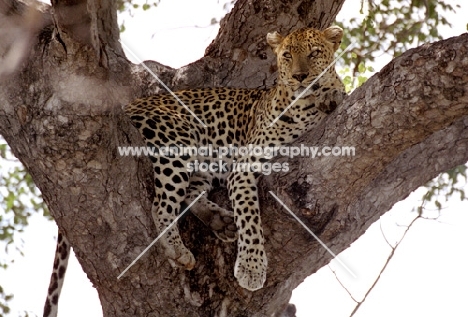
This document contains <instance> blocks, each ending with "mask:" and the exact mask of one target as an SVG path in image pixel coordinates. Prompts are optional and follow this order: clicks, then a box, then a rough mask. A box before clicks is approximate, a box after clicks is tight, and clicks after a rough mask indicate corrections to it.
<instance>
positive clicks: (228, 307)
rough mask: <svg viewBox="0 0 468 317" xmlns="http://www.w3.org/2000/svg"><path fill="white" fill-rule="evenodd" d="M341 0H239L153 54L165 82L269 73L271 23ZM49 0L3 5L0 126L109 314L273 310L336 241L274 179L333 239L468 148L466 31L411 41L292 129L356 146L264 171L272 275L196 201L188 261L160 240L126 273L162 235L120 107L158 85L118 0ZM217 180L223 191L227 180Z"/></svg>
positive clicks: (309, 17) (330, 10)
mask: <svg viewBox="0 0 468 317" xmlns="http://www.w3.org/2000/svg"><path fill="white" fill-rule="evenodd" d="M343 2H344V0H335V1H333V2H331V1H324V0H317V1H299V0H288V1H282V2H276V1H268V0H258V1H244V0H239V1H238V2H237V3H236V5H235V7H234V9H233V11H232V12H231V13H230V14H229V15H228V16H227V17H226V18H225V19H224V20H223V21H222V23H221V30H220V32H219V34H218V36H217V38H216V39H215V40H214V41H213V43H212V44H211V45H210V46H209V47H208V48H207V51H206V54H205V57H204V58H202V59H200V60H199V61H197V62H195V63H193V64H190V65H188V66H186V67H183V68H181V69H171V68H169V67H166V66H164V65H161V64H159V63H157V62H148V63H147V65H149V67H150V68H151V69H152V70H153V71H154V72H155V73H157V74H158V75H159V76H160V78H161V79H162V80H163V81H164V82H165V83H166V84H168V85H169V87H170V88H171V89H181V88H187V87H204V86H237V87H258V86H262V85H267V86H270V85H272V84H273V82H274V78H275V74H274V69H272V68H271V65H273V64H274V62H273V54H271V53H270V52H269V50H268V49H267V46H266V44H265V40H264V37H265V34H266V33H267V31H271V30H274V29H276V30H279V31H281V32H282V33H284V34H285V33H287V32H289V31H290V30H292V29H296V28H298V27H301V26H312V27H317V28H325V27H327V26H329V25H330V24H331V23H332V21H333V20H334V17H335V16H336V14H337V13H338V11H339V10H340V8H341V5H342V3H343ZM53 10H54V12H55V14H54V15H52V14H51V8H49V7H47V6H42V5H39V4H34V5H30V6H27V5H25V4H24V3H22V2H17V1H15V0H4V1H3V2H2V4H1V5H0V14H1V15H2V21H3V22H2V23H4V24H5V25H6V26H9V27H10V29H9V30H10V31H9V32H4V33H2V34H0V36H1V40H0V43H1V44H0V54H1V56H3V61H4V63H3V64H2V65H1V68H0V73H1V74H2V77H1V84H0V101H1V102H0V134H1V135H3V136H4V138H5V139H6V140H7V142H8V144H9V145H10V146H11V148H12V151H13V152H14V154H15V155H16V156H17V157H18V158H19V159H20V160H21V161H22V163H23V164H24V165H25V166H26V167H27V169H28V171H29V172H30V173H31V175H32V176H33V179H34V181H35V183H36V185H37V186H38V187H39V188H40V189H41V191H42V194H43V197H44V200H45V201H46V203H47V205H48V207H49V209H50V213H51V215H52V216H53V217H54V218H55V219H56V221H57V223H58V225H59V227H60V228H61V230H63V231H64V232H65V233H66V235H67V236H68V238H69V240H70V242H71V244H72V246H73V247H74V250H75V253H76V255H77V257H78V259H79V261H80V263H81V265H82V266H83V269H84V271H85V272H86V273H87V274H88V277H89V278H90V280H91V281H92V283H93V284H94V285H95V287H96V288H97V290H98V293H99V296H100V299H101V303H102V306H103V311H104V316H129V315H135V316H140V315H148V316H186V315H187V312H188V311H190V312H192V313H191V316H214V315H217V316H271V315H272V314H276V313H277V312H279V311H282V310H283V308H285V307H286V305H287V303H288V300H289V298H290V295H291V291H292V289H294V288H295V287H296V286H297V285H298V284H299V283H300V282H301V281H302V280H303V279H304V278H305V277H306V276H308V275H310V274H311V273H313V272H315V271H316V270H317V269H319V268H320V267H322V266H323V265H324V264H326V263H327V262H328V261H329V260H330V256H329V255H328V253H326V251H325V250H324V249H323V248H322V247H321V246H320V245H319V244H318V243H317V242H315V240H313V238H312V237H311V236H310V235H309V234H308V233H307V232H306V231H304V230H303V229H302V227H301V226H300V225H299V224H298V223H297V222H296V221H295V220H294V219H293V218H291V217H290V215H289V214H288V213H287V212H285V211H284V209H283V207H282V206H281V205H280V204H278V203H277V202H276V200H275V199H274V198H273V197H272V196H271V195H270V194H268V191H270V190H272V191H273V192H274V193H275V194H276V195H278V196H279V197H280V199H281V200H282V201H283V202H284V203H285V204H286V205H287V206H288V207H289V208H290V209H291V210H293V211H294V212H295V213H296V214H298V215H299V216H300V217H301V219H302V220H303V221H304V222H305V223H306V224H307V225H308V226H309V227H310V228H311V229H312V230H313V231H314V232H315V233H316V234H317V235H319V236H320V238H321V239H322V240H323V241H324V242H325V243H327V244H328V245H329V246H330V247H331V248H332V249H333V251H334V252H335V253H338V252H340V251H342V250H343V249H345V248H346V247H348V246H349V245H350V244H351V243H352V242H353V241H354V240H355V239H357V238H358V237H359V236H360V235H361V234H362V233H363V232H364V231H365V229H366V228H367V227H368V226H369V225H370V224H371V223H372V222H374V221H375V220H376V219H378V217H379V216H380V215H381V214H383V213H384V212H386V211H387V210H388V209H389V208H390V207H391V206H392V205H393V204H394V203H395V202H396V201H399V200H401V199H402V198H404V197H406V196H407V195H408V194H409V193H410V192H411V191H412V190H414V189H415V188H417V187H418V186H420V185H422V184H424V183H426V182H427V181H428V180H430V179H432V178H433V177H435V176H436V175H437V174H439V173H440V172H442V171H445V170H448V169H449V168H451V167H454V166H456V165H459V164H462V163H465V162H466V161H467V160H468V151H467V150H466V147H467V142H466V140H467V136H468V124H467V120H468V118H467V115H468V106H467V102H468V95H467V94H468V90H467V87H468V78H467V77H468V75H467V74H468V72H467V68H468V63H467V61H466V58H465V56H466V55H467V52H466V51H467V49H468V45H467V42H468V36H467V35H466V34H465V35H462V36H459V37H456V38H452V39H449V40H445V41H440V42H438V43H435V44H431V45H424V46H422V47H419V48H417V49H413V50H410V51H407V52H406V53H404V54H402V55H401V56H400V57H398V58H396V59H395V60H393V61H392V62H391V63H390V64H389V65H387V66H386V67H385V68H384V69H383V70H382V71H381V72H380V73H379V74H377V75H376V76H374V77H372V78H371V79H370V80H369V81H368V82H367V83H366V84H365V85H363V86H362V87H361V88H359V89H357V90H356V91H355V92H354V93H353V94H352V95H351V96H350V97H349V98H348V99H347V100H346V101H345V102H344V103H343V104H342V105H341V106H340V107H338V109H337V110H336V111H335V112H334V113H333V114H331V115H330V117H329V118H328V119H327V120H326V122H324V123H323V124H321V125H320V126H319V127H317V129H316V130H314V131H312V132H311V133H309V134H308V135H306V136H304V137H303V138H301V139H300V140H298V141H297V142H296V144H301V143H302V144H307V145H318V146H320V145H344V146H354V147H355V150H356V155H355V156H353V157H347V158H327V159H325V158H320V159H318V158H316V159H314V160H307V159H303V158H302V159H300V158H294V159H288V163H289V166H290V170H289V172H288V173H285V174H274V175H270V176H267V177H264V178H262V179H261V182H260V185H259V191H260V193H261V206H262V218H263V222H264V231H265V235H266V240H267V243H266V250H267V254H268V257H269V270H268V278H267V282H266V285H265V287H264V288H263V289H261V290H259V291H256V292H253V293H251V292H248V291H245V290H244V289H242V288H240V287H239V286H238V285H237V283H236V281H235V279H234V277H233V274H232V268H233V265H234V261H235V245H234V244H224V243H221V242H220V241H218V240H217V239H216V238H215V237H214V236H213V235H212V234H211V233H210V231H209V230H208V229H207V228H204V227H203V225H202V224H201V223H200V222H199V221H198V220H197V219H194V217H193V216H191V215H188V216H187V217H186V218H185V219H184V220H183V221H182V222H181V223H180V224H179V226H180V228H181V232H182V234H183V239H184V242H185V243H186V245H187V247H189V248H190V250H192V252H193V253H194V255H195V257H196V259H197V266H196V268H195V269H194V270H193V271H190V272H187V271H179V270H176V269H173V268H171V267H170V265H169V263H168V262H167V261H166V259H165V257H164V256H163V255H162V252H161V250H159V249H158V248H153V249H152V250H151V251H150V252H148V253H147V254H146V255H145V257H144V258H142V259H141V260H140V261H138V262H137V263H136V264H135V266H134V267H132V269H131V270H130V271H129V272H127V273H126V275H125V277H124V278H123V279H121V280H117V276H118V275H119V273H120V272H122V271H123V270H124V269H125V268H126V267H127V265H128V264H130V262H131V261H132V260H133V259H134V258H135V257H136V256H137V255H138V254H139V253H140V252H141V251H142V250H143V249H144V248H145V247H146V246H147V245H148V244H149V243H150V242H151V241H152V239H153V238H154V237H155V236H156V233H155V229H154V225H153V222H152V219H151V217H150V214H149V210H150V209H151V208H150V204H151V201H152V194H153V193H152V187H153V186H152V176H151V175H152V172H151V165H150V162H149V160H147V159H146V158H137V159H135V158H132V157H120V156H119V155H118V151H117V148H118V146H128V145H143V142H142V141H141V138H140V136H139V134H138V132H137V131H136V130H135V129H134V128H133V127H132V125H131V123H130V121H129V119H128V118H127V117H126V116H125V115H124V114H123V112H122V110H121V107H122V105H124V104H126V103H128V102H130V101H132V100H133V99H135V98H137V97H141V96H147V95H151V94H154V93H157V92H160V91H161V88H160V87H159V86H158V84H157V82H156V81H155V79H154V78H153V77H152V76H151V75H150V74H148V73H147V72H146V70H145V69H144V68H143V67H142V66H141V65H132V64H131V63H129V62H128V61H127V59H126V58H125V57H124V54H123V51H122V48H121V45H120V43H119V42H118V34H119V33H118V26H117V23H116V10H115V5H114V3H112V2H109V3H107V2H106V3H104V2H97V1H92V0H90V1H76V2H66V1H54V2H53ZM5 61H7V62H8V63H5ZM285 159H286V158H279V159H278V160H279V161H282V160H285ZM212 196H213V198H214V199H215V200H217V201H218V202H219V203H220V204H222V203H224V204H226V194H225V192H223V191H217V192H215V193H212Z"/></svg>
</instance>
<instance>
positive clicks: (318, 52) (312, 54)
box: [308, 49, 320, 58]
mask: <svg viewBox="0 0 468 317" xmlns="http://www.w3.org/2000/svg"><path fill="white" fill-rule="evenodd" d="M319 54H320V50H318V49H316V50H313V51H312V52H310V54H309V56H308V57H309V58H313V57H317V56H318V55H319Z"/></svg>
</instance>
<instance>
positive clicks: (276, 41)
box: [266, 31, 284, 52]
mask: <svg viewBox="0 0 468 317" xmlns="http://www.w3.org/2000/svg"><path fill="white" fill-rule="evenodd" d="M266 39H267V43H268V44H270V46H271V48H272V49H273V51H275V52H276V48H277V47H278V46H279V45H280V44H281V42H283V39H284V37H283V36H282V35H281V34H279V33H278V32H276V31H275V32H273V33H268V34H267V36H266Z"/></svg>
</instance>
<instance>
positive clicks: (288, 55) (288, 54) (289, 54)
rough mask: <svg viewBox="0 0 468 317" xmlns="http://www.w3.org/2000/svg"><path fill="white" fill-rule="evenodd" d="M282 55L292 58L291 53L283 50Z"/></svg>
mask: <svg viewBox="0 0 468 317" xmlns="http://www.w3.org/2000/svg"><path fill="white" fill-rule="evenodd" d="M283 57H284V58H292V55H291V53H289V52H284V53H283Z"/></svg>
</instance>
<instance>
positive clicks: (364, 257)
mask: <svg viewBox="0 0 468 317" xmlns="http://www.w3.org/2000/svg"><path fill="white" fill-rule="evenodd" d="M456 2H458V3H460V4H461V5H462V10H460V11H458V12H457V14H455V15H452V16H451V19H450V21H451V22H452V24H453V25H454V27H453V28H446V29H443V30H441V32H442V34H443V36H444V37H445V38H447V37H450V36H455V35H459V34H461V33H462V32H465V31H466V16H468V4H466V3H464V2H463V0H459V1H453V3H456ZM359 3H360V1H359V0H348V1H346V2H345V6H344V8H343V9H342V13H340V15H339V18H338V19H345V18H349V17H350V16H358V14H359ZM194 13H196V14H194ZM224 13H225V11H224V9H223V1H221V3H218V1H217V0H198V1H191V0H171V1H169V0H162V1H161V3H160V4H159V6H158V8H157V9H153V10H150V11H149V12H141V11H138V12H135V13H134V17H133V18H131V17H128V16H127V17H120V20H121V21H125V26H126V31H125V32H124V33H123V34H122V36H121V38H122V42H123V43H125V45H126V46H128V47H129V48H130V49H131V50H133V51H134V52H135V53H136V54H137V55H138V57H139V59H141V60H150V59H151V60H156V61H158V62H160V63H163V64H166V65H169V66H172V67H176V68H177V67H180V66H183V65H186V64H187V63H190V62H192V61H195V60H197V59H198V58H200V57H201V56H203V54H204V50H205V48H206V46H207V45H208V44H209V43H210V42H211V41H212V39H213V38H214V37H215V36H216V33H217V31H218V25H217V24H215V25H211V20H212V18H213V17H215V18H217V19H218V20H219V19H220V18H221V17H222V16H223V15H224ZM157 43H167V45H164V46H161V45H156V44H157ZM161 47H164V49H161ZM127 55H128V54H127ZM129 57H130V56H129ZM134 61H136V60H135V59H134ZM387 61H388V59H385V58H382V59H381V60H379V61H378V62H377V65H376V66H375V68H376V69H377V70H378V69H379V68H380V67H382V66H383V65H384V63H386V62H387ZM466 189H468V188H466ZM423 193H424V190H421V189H420V190H418V191H416V192H415V193H413V194H412V195H410V196H409V197H408V198H407V199H406V200H405V201H402V202H399V203H397V204H396V205H395V206H394V207H393V208H392V210H391V211H390V212H388V213H386V214H385V215H384V216H382V217H381V219H380V221H379V222H377V223H375V224H373V225H372V226H371V227H370V228H369V229H368V230H367V232H366V234H364V235H363V236H362V237H361V238H360V239H359V240H357V241H356V242H355V243H354V244H353V245H352V246H351V247H350V248H349V249H347V250H345V251H344V252H342V253H341V254H339V255H338V257H339V258H340V259H341V260H342V261H343V262H344V263H346V265H347V266H349V267H350V268H351V269H352V270H353V272H354V273H355V274H356V276H357V277H356V278H353V277H351V276H350V275H349V274H348V273H347V272H346V270H344V269H343V268H342V267H341V266H340V265H339V264H338V263H337V262H336V260H333V261H331V263H330V265H329V266H325V267H323V268H322V269H321V270H319V271H318V272H317V273H316V274H314V275H312V276H310V277H309V278H307V279H306V280H305V281H304V283H302V284H301V285H300V286H299V287H298V288H297V289H296V290H295V291H294V292H293V297H292V299H291V302H292V303H294V304H295V305H296V307H297V317H310V316H327V317H328V316H331V317H334V316H337V317H341V316H349V314H350V312H351V311H352V309H353V307H354V305H355V303H354V302H353V300H352V299H351V298H350V296H349V294H348V293H347V291H346V290H345V289H344V288H343V287H342V286H341V285H340V282H341V283H342V284H343V285H344V286H345V287H346V289H347V290H348V291H349V292H350V293H351V294H352V295H353V297H355V298H356V299H357V300H360V299H361V298H362V296H363V294H364V293H365V292H366V291H367V289H368V288H369V286H370V285H371V284H372V283H373V281H374V280H375V278H376V276H378V273H379V271H380V269H381V268H382V266H383V265H384V263H385V260H386V258H387V257H388V255H389V253H390V251H391V249H390V247H389V246H388V244H387V242H386V240H385V238H386V239H387V240H388V241H389V242H390V243H395V242H396V241H399V239H400V237H401V234H402V233H403V230H404V229H405V225H407V224H408V223H409V222H410V221H411V219H412V218H413V217H414V216H415V213H414V212H413V213H411V210H412V208H413V207H414V206H416V205H418V204H419V200H420V198H421V197H422V195H423ZM467 211H468V202H460V201H458V200H457V199H452V200H450V201H449V202H446V203H444V209H443V211H442V216H441V217H440V218H439V219H438V220H418V221H417V223H416V224H415V225H414V226H413V228H412V229H411V230H410V231H409V233H408V234H407V236H406V237H405V239H404V241H403V242H402V243H401V245H400V246H399V248H398V249H397V251H396V252H395V256H394V258H393V259H392V261H391V262H390V264H389V265H388V267H387V269H386V270H385V272H384V273H383V274H382V276H381V280H380V281H379V283H378V284H377V285H376V286H375V288H374V290H373V291H372V292H371V294H370V295H369V297H368V299H367V300H366V303H365V304H364V305H363V306H362V307H361V309H360V310H359V311H358V312H357V313H356V315H355V316H356V317H370V316H372V317H375V316H379V317H385V316H401V317H406V316H412V317H417V316H425V317H432V316H434V317H435V316H437V317H439V316H452V317H458V316H468V301H467V300H466V298H467V295H468V272H467V268H468V253H467V252H466V250H467V248H466V242H467V241H468V230H467V229H468V228H467V226H468V213H467ZM429 213H431V212H429ZM432 213H434V212H432ZM56 230H57V229H56V225H55V224H54V223H53V222H50V221H47V220H45V219H44V218H43V217H42V216H39V215H35V216H33V217H32V218H31V221H30V225H29V227H28V228H27V229H26V231H25V233H23V234H17V235H16V236H15V241H18V243H20V242H19V241H23V242H22V243H23V245H24V249H23V251H24V254H25V256H24V257H23V256H19V255H18V256H17V257H15V263H14V264H13V265H11V267H10V268H9V269H8V270H7V271H6V272H4V271H0V280H1V281H2V285H3V286H4V287H5V291H6V292H10V293H13V294H14V295H15V299H14V301H13V302H12V304H11V308H12V310H13V312H15V311H24V310H26V311H28V312H30V313H35V314H36V315H37V316H41V315H42V309H43V305H44V299H45V296H46V292H47V287H48V283H49V278H50V272H51V269H52V262H53V258H54V251H55V238H56ZM384 237H385V238H384ZM330 268H332V269H333V270H334V271H335V272H336V275H337V277H338V278H339V281H340V282H338V280H337V278H336V277H335V275H334V273H333V272H332V269H330ZM77 299H79V300H77ZM83 303H86V304H85V305H84V304H83ZM12 316H16V314H13V315H12ZM75 316H76V317H78V316H80V317H82V316H91V317H100V316H102V312H101V309H100V304H99V300H98V296H97V292H96V290H95V289H94V288H92V286H91V283H90V282H89V280H88V279H87V277H86V275H85V274H84V273H83V271H82V270H81V267H80V265H79V264H78V262H77V260H76V259H75V258H74V257H73V258H72V259H71V260H70V263H69V270H68V272H67V276H66V280H65V285H64V288H63V292H62V297H61V298H60V304H59V317H75Z"/></svg>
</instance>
